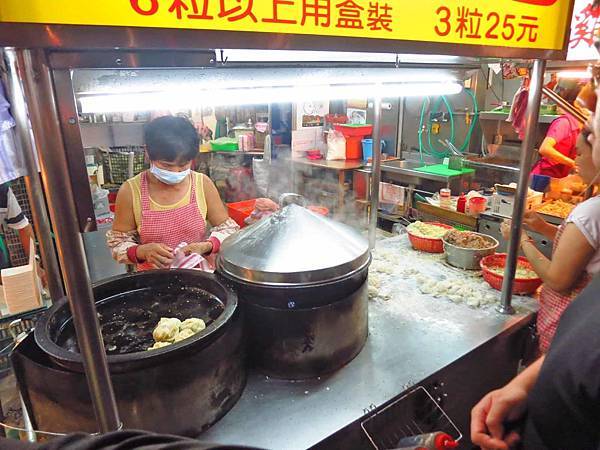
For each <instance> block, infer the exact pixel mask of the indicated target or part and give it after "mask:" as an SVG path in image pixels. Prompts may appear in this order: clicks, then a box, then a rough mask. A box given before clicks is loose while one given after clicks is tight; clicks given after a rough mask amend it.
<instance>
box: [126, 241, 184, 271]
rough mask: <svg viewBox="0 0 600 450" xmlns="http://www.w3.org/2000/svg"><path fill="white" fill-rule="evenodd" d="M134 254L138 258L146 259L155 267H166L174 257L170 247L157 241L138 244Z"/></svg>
mask: <svg viewBox="0 0 600 450" xmlns="http://www.w3.org/2000/svg"><path fill="white" fill-rule="evenodd" d="M136 254H137V257H138V259H139V260H141V261H146V262H148V263H150V264H152V265H154V267H156V268H157V269H168V268H169V267H171V263H172V262H173V259H174V258H175V257H174V256H173V249H172V248H171V247H169V246H168V245H165V244H157V243H151V244H143V245H140V246H138V248H137V251H136Z"/></svg>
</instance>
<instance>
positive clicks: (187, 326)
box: [179, 317, 206, 334]
mask: <svg viewBox="0 0 600 450" xmlns="http://www.w3.org/2000/svg"><path fill="white" fill-rule="evenodd" d="M205 328H206V324H205V323H204V320H202V319H198V318H196V317H192V318H190V319H185V320H184V321H183V322H182V323H181V326H180V327H179V332H182V331H183V330H191V331H192V333H193V334H195V333H199V332H200V331H202V330H204V329H205Z"/></svg>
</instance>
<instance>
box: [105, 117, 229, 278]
mask: <svg viewBox="0 0 600 450" xmlns="http://www.w3.org/2000/svg"><path fill="white" fill-rule="evenodd" d="M144 138H145V142H146V152H147V155H148V158H149V160H150V163H151V166H150V169H149V170H146V171H144V172H142V173H140V174H139V175H137V176H135V177H134V178H131V179H129V180H127V181H126V182H125V183H124V184H123V185H122V186H121V189H120V190H119V193H118V195H117V200H116V210H115V220H114V223H113V228H112V230H111V231H109V232H108V233H107V242H108V246H109V247H110V249H111V251H112V255H113V257H114V258H115V260H117V261H118V262H120V263H124V264H135V265H136V267H137V270H148V269H163V268H169V267H188V266H184V265H179V264H178V263H177V262H176V263H175V264H174V261H176V258H177V257H178V256H181V255H180V254H182V255H184V256H188V257H189V256H191V255H194V256H196V255H201V256H203V257H205V258H206V259H207V261H208V262H207V261H206V260H202V258H198V260H199V266H198V267H199V268H202V269H205V270H211V269H214V264H212V263H211V262H210V261H211V257H210V255H214V254H215V253H217V252H218V251H219V248H220V246H221V242H222V241H223V240H224V239H225V238H227V237H228V236H229V235H231V234H233V233H234V232H236V231H237V230H238V229H239V226H238V225H237V224H236V223H235V222H234V221H233V220H232V219H230V218H229V216H228V215H227V210H226V209H225V206H224V205H223V202H222V201H221V198H220V197H219V193H218V191H217V189H216V187H215V185H214V184H213V182H212V181H211V180H210V179H209V178H208V177H207V176H205V175H203V174H201V173H198V172H194V171H192V170H191V164H192V160H193V159H194V158H195V156H196V155H197V153H198V147H199V143H200V140H199V137H198V133H197V131H196V129H195V128H194V126H193V125H192V124H191V123H190V122H189V121H188V120H187V119H185V118H182V117H172V116H165V117H160V118H158V119H155V120H153V121H152V122H150V123H149V124H148V125H146V127H145V129H144ZM208 223H210V224H211V225H212V229H211V232H210V235H209V236H208V237H207V230H208V228H209V226H208ZM183 259H185V258H183ZM212 259H214V258H212ZM181 260H182V258H178V259H177V261H181Z"/></svg>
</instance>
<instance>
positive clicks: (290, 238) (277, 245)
mask: <svg viewBox="0 0 600 450" xmlns="http://www.w3.org/2000/svg"><path fill="white" fill-rule="evenodd" d="M369 261H370V253H369V245H368V242H367V240H366V239H365V238H364V237H363V236H362V235H361V234H360V233H358V232H357V231H356V230H354V229H353V228H351V227H349V226H347V225H345V224H342V223H339V222H336V221H334V220H332V219H329V218H327V217H323V216H321V215H318V214H315V213H313V212H312V211H309V210H308V209H306V208H303V207H302V206H298V205H296V204H291V205H289V206H286V207H285V208H283V209H281V210H279V211H278V212H276V213H275V214H273V215H271V216H270V217H267V218H265V219H263V220H261V221H259V222H258V223H256V224H254V225H252V226H249V227H247V228H244V229H243V230H241V231H240V232H239V233H237V234H236V235H234V236H232V237H230V238H228V239H227V240H226V241H225V242H224V243H223V246H222V247H221V252H220V254H219V258H218V261H217V266H218V270H219V271H221V272H222V273H224V274H226V275H230V276H233V277H234V278H237V279H240V280H243V281H246V282H250V283H256V284H269V285H273V284H275V285H288V284H291V285H302V284H317V283H322V282H327V281H332V280H335V279H337V278H344V277H346V276H347V275H349V274H351V273H353V272H355V271H357V270H359V269H361V268H363V267H365V266H366V265H368V264H369Z"/></svg>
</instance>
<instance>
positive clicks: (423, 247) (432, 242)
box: [408, 222, 454, 253]
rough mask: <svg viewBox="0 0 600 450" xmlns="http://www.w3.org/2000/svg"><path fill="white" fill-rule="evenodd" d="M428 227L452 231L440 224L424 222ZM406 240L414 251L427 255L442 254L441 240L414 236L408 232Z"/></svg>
mask: <svg viewBox="0 0 600 450" xmlns="http://www.w3.org/2000/svg"><path fill="white" fill-rule="evenodd" d="M424 223H428V224H429V225H437V226H438V227H442V228H447V229H448V230H452V229H454V228H453V227H451V226H450V225H447V224H445V223H440V222H424ZM408 239H409V240H410V243H411V245H412V247H413V248H414V249H415V250H419V251H421V252H427V253H444V241H442V238H437V239H436V238H425V237H421V236H416V235H414V234H412V233H411V232H410V231H408Z"/></svg>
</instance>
